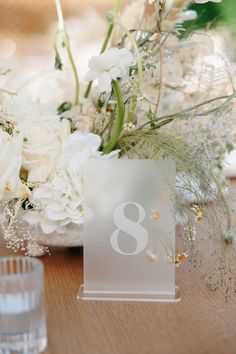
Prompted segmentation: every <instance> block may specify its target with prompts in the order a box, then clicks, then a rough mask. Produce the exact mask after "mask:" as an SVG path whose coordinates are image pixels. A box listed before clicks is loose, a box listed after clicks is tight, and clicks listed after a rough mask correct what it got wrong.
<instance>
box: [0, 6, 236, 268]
mask: <svg viewBox="0 0 236 354" xmlns="http://www.w3.org/2000/svg"><path fill="white" fill-rule="evenodd" d="M212 1H214V2H220V0H212ZM206 2H207V1H206V0H195V3H199V4H202V3H206ZM190 3H191V1H189V0H134V1H133V2H132V3H131V4H130V5H128V6H127V7H126V8H125V9H124V11H123V12H122V13H120V1H119V0H116V1H115V5H114V8H113V11H112V12H110V13H108V14H107V20H108V30H107V34H106V37H105V39H104V42H103V45H102V48H101V52H100V54H99V55H97V56H94V57H92V58H91V59H90V61H89V71H88V73H87V74H86V76H85V81H87V83H86V84H84V83H81V79H80V75H79V73H78V71H77V68H76V64H75V59H74V57H73V53H72V49H71V44H70V37H69V35H68V33H67V31H66V27H65V23H64V19H63V14H62V8H61V4H60V1H59V0H55V4H56V9H57V14H58V31H57V33H56V35H55V41H54V48H55V53H56V56H55V69H57V70H59V71H62V70H63V66H64V62H63V60H62V51H66V53H67V55H68V60H69V63H70V65H71V68H72V72H73V77H74V85H75V93H74V98H73V101H66V102H58V108H57V110H55V109H52V107H50V106H48V105H47V104H44V103H43V102H37V101H34V100H28V101H27V103H26V104H24V105H19V103H18V101H17V97H12V95H11V93H9V92H8V91H7V90H1V91H2V94H4V95H3V98H2V106H1V113H0V146H1V148H0V161H1V165H0V200H1V201H2V217H1V219H2V220H1V223H2V228H3V230H4V235H5V239H6V242H7V247H11V248H13V249H14V250H18V249H24V250H25V251H26V253H27V254H31V255H33V254H35V252H36V251H37V252H38V248H37V247H39V246H38V245H37V237H36V236H35V234H34V230H36V229H37V230H41V232H43V233H44V234H48V237H49V238H50V235H52V234H53V233H55V232H56V233H60V234H62V235H63V237H67V235H68V233H69V232H77V233H79V232H80V231H81V229H82V226H83V211H84V208H83V176H82V166H83V163H84V162H85V161H86V160H87V159H90V158H98V159H110V158H130V159H132V158H144V159H165V158H171V159H172V160H174V161H175V163H176V168H177V182H176V184H177V191H178V193H177V194H178V198H177V202H176V219H177V220H178V221H179V223H180V224H182V225H183V228H184V241H185V246H186V248H187V251H186V250H180V251H179V252H177V254H176V255H175V256H174V258H173V261H174V262H175V263H176V265H177V266H178V265H179V264H180V263H181V262H182V261H183V260H184V259H186V258H187V257H188V256H189V257H190V258H191V255H192V256H193V257H194V254H195V253H196V252H195V251H196V250H195V249H194V244H195V243H197V242H196V239H197V228H196V227H198V224H199V223H203V222H204V220H205V221H206V225H207V227H206V229H207V232H208V234H209V239H212V235H213V234H214V238H213V239H214V240H215V242H217V243H218V242H219V240H220V242H222V240H224V241H227V242H228V243H229V242H230V241H231V238H232V235H231V233H232V222H231V212H230V207H229V206H228V203H227V201H226V197H225V188H224V185H223V183H222V182H221V179H220V178H219V176H218V171H219V170H220V167H221V162H222V159H223V156H224V154H225V153H226V152H227V151H229V150H230V149H232V148H233V141H234V137H235V136H234V130H233V125H234V116H235V114H234V111H235V100H234V99H235V97H236V91H235V89H234V80H233V78H232V76H231V73H230V69H229V66H230V64H229V63H228V62H226V61H225V60H224V59H222V58H221V56H220V55H218V56H217V54H216V53H215V52H214V45H213V42H212V39H211V37H210V36H208V34H207V33H203V32H199V33H197V32H195V33H186V32H185V31H184V22H185V21H194V19H196V16H197V14H196V13H195V12H194V11H190V10H188V9H187V7H188V5H189V4H190ZM209 57H211V58H212V57H213V58H214V59H216V58H217V65H216V63H215V61H213V62H210V63H209ZM0 74H1V75H6V74H7V73H6V72H5V71H4V70H2V71H1V72H0ZM9 95H10V98H9ZM223 117H224V118H223ZM206 201H211V202H213V203H212V208H211V212H210V213H209V212H208V210H207V209H206V208H205V202H206ZM213 209H214V210H213ZM217 215H218V216H217ZM219 215H220V216H222V217H219ZM222 220H223V221H222ZM19 225H20V226H19ZM16 230H17V232H16ZM35 250H36V251H35ZM45 250H46V251H47V248H43V249H41V251H42V252H43V251H45ZM194 250H195V251H194ZM194 252H195V253H194ZM149 256H150V257H152V259H155V254H153V252H152V251H149Z"/></svg>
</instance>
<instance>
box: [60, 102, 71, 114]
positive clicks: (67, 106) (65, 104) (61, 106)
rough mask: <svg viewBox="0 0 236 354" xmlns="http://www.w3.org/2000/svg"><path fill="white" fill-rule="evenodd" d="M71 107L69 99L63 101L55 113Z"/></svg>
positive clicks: (65, 110) (61, 112) (68, 109)
mask: <svg viewBox="0 0 236 354" xmlns="http://www.w3.org/2000/svg"><path fill="white" fill-rule="evenodd" d="M71 108H72V103H71V102H69V101H65V102H63V103H62V104H61V105H60V106H59V107H58V108H57V114H58V115H61V114H63V113H64V112H67V111H70V110H71Z"/></svg>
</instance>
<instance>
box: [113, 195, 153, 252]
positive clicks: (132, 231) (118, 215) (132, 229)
mask: <svg viewBox="0 0 236 354" xmlns="http://www.w3.org/2000/svg"><path fill="white" fill-rule="evenodd" d="M128 205H133V206H135V207H136V208H137V209H138V213H139V215H138V221H137V222H135V221H133V220H130V219H128V218H127V217H126V216H125V214H124V209H125V207H126V206H128ZM145 215H146V214H145V210H144V208H143V207H142V206H141V205H139V204H137V203H134V202H127V203H122V204H120V205H118V207H116V209H115V210H114V213H113V221H114V224H115V226H116V227H117V229H116V230H115V231H114V232H113V233H112V235H111V246H112V248H113V249H114V251H116V252H117V253H119V254H121V255H124V256H133V255H137V254H139V253H141V252H142V251H144V249H145V248H146V246H147V244H148V233H147V231H146V229H145V228H144V227H143V226H142V225H141V223H142V222H143V221H144V219H145ZM120 231H123V232H125V233H126V234H128V235H130V236H132V237H133V238H134V239H135V241H136V249H135V250H134V251H133V252H123V251H122V250H121V249H120V247H119V245H118V237H119V234H120Z"/></svg>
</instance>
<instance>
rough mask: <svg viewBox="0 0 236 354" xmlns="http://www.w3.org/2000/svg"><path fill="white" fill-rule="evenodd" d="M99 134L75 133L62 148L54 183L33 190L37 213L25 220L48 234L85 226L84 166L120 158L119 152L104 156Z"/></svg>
mask: <svg viewBox="0 0 236 354" xmlns="http://www.w3.org/2000/svg"><path fill="white" fill-rule="evenodd" d="M100 144H101V138H100V137H99V136H98V135H95V134H92V133H88V134H81V133H79V132H75V133H73V134H71V135H70V137H69V139H68V141H67V142H65V143H64V144H63V146H62V152H61V155H60V157H59V159H58V163H57V166H56V172H55V173H54V175H53V176H52V178H51V180H50V181H49V182H47V183H44V184H41V185H40V186H39V187H38V188H35V189H34V191H33V199H32V201H33V203H35V205H36V206H37V208H36V210H33V211H29V212H28V213H27V214H26V216H25V220H26V221H28V222H29V223H30V224H40V226H41V228H42V230H43V232H44V233H46V234H48V233H52V232H55V231H56V232H59V233H64V232H66V231H68V229H69V228H70V226H72V224H73V225H78V226H79V225H80V226H81V225H82V224H83V211H84V210H83V176H82V166H83V164H84V162H85V161H87V160H88V159H91V158H93V159H94V158H111V157H117V156H118V151H113V152H112V153H110V154H107V155H102V152H100V151H98V149H99V146H100Z"/></svg>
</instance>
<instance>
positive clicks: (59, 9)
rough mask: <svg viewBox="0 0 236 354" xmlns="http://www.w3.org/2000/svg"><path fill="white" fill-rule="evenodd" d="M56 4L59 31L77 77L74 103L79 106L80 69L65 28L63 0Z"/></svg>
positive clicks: (57, 0) (56, 1)
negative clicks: (77, 66) (78, 69)
mask: <svg viewBox="0 0 236 354" xmlns="http://www.w3.org/2000/svg"><path fill="white" fill-rule="evenodd" d="M55 5H56V10H57V17H58V32H60V33H61V35H62V40H63V44H64V45H65V48H66V52H67V55H68V58H69V61H70V63H71V67H72V70H73V74H74V79H75V99H74V104H75V106H77V105H78V104H79V75H78V71H77V68H76V64H75V60H74V58H73V55H72V51H71V47H70V40H69V36H68V34H67V32H66V28H65V23H64V18H63V12H62V6H61V1H60V0H55ZM54 46H55V48H56V43H55V44H54Z"/></svg>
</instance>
